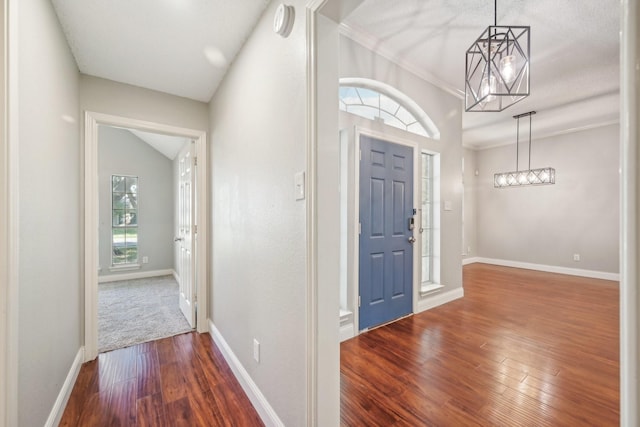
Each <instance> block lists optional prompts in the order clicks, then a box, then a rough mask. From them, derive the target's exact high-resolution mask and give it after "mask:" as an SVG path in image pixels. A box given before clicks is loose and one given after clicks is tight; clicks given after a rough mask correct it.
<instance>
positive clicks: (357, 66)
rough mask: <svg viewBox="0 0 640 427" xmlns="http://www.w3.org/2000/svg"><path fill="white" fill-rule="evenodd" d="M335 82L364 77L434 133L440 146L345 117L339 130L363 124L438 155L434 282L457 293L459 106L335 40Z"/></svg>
mask: <svg viewBox="0 0 640 427" xmlns="http://www.w3.org/2000/svg"><path fill="white" fill-rule="evenodd" d="M340 76H341V77H365V78H370V79H374V80H379V81H382V82H385V83H387V84H390V85H391V86H393V87H395V88H396V89H398V90H400V91H401V92H403V93H405V94H406V95H407V96H409V97H411V98H412V99H413V100H414V101H415V102H416V103H417V104H418V105H419V106H420V107H421V108H422V109H423V110H424V111H425V113H427V115H428V116H429V117H430V118H431V120H432V121H433V122H434V123H435V125H436V126H437V127H438V129H439V130H440V140H427V139H426V138H415V137H414V136H413V135H412V134H409V133H407V132H403V131H400V130H397V129H395V128H389V127H388V126H380V125H378V124H375V123H373V122H371V121H369V120H364V121H362V120H360V119H358V118H356V117H354V116H353V115H351V114H346V113H343V114H341V115H340V124H341V127H352V126H353V125H354V124H360V125H362V124H364V125H365V126H366V127H368V128H370V129H373V130H377V131H383V132H385V133H388V134H389V135H396V136H398V137H401V138H404V139H412V140H415V141H419V144H420V145H419V146H420V148H421V149H429V150H433V151H436V152H438V153H440V154H441V158H440V170H441V181H440V199H441V201H450V202H451V205H452V210H451V211H444V210H443V209H442V205H443V203H441V211H440V219H441V233H440V241H441V246H440V258H441V259H440V282H441V284H442V285H444V286H445V290H446V291H450V290H453V289H456V288H461V287H462V264H461V259H462V257H461V254H462V144H461V141H462V135H461V132H462V123H461V117H462V111H461V110H462V104H461V102H460V100H459V99H457V98H455V97H453V96H451V95H449V94H447V93H446V92H444V91H442V90H440V89H438V88H436V87H435V86H433V85H431V84H430V83H428V82H426V81H424V80H423V79H421V78H420V77H418V76H416V75H415V74H412V73H410V72H408V71H406V70H404V69H402V68H400V67H399V66H398V65H396V64H394V63H391V62H390V61H388V60H386V59H385V58H383V57H381V56H379V55H376V54H375V53H373V52H371V51H370V50H368V49H367V48H365V47H363V46H361V45H360V44H358V43H356V42H354V41H352V40H350V39H348V38H346V37H341V38H340ZM336 108H337V106H336ZM353 197H356V196H355V195H354V196H353ZM350 264H351V263H350ZM351 267H353V266H351ZM350 277H351V275H350ZM352 286H354V285H353V284H351V285H350V288H351V287H352ZM349 294H350V295H351V294H352V292H351V291H350V293H349Z"/></svg>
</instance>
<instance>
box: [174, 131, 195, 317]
mask: <svg viewBox="0 0 640 427" xmlns="http://www.w3.org/2000/svg"><path fill="white" fill-rule="evenodd" d="M193 148H194V144H193V142H191V143H188V144H186V145H185V147H184V148H183V149H182V150H181V151H180V154H179V155H178V156H179V157H178V158H179V165H180V167H179V172H180V191H179V196H178V225H179V229H178V236H177V237H176V239H175V240H176V242H178V259H179V264H180V265H179V267H178V268H179V269H180V271H179V277H180V284H179V285H180V310H182V313H183V314H184V317H186V318H187V321H188V322H189V325H191V327H192V328H195V326H196V325H195V322H196V298H195V284H196V281H195V274H194V273H195V271H196V269H195V256H194V248H195V227H194V225H195V209H194V206H193V201H194V198H195V183H194V180H195V176H196V174H195V171H194V169H195V161H194V156H193V152H194V150H193Z"/></svg>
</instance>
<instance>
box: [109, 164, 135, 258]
mask: <svg viewBox="0 0 640 427" xmlns="http://www.w3.org/2000/svg"><path fill="white" fill-rule="evenodd" d="M137 263H138V177H137V176H127V175H112V176H111V265H113V266H121V265H127V264H137Z"/></svg>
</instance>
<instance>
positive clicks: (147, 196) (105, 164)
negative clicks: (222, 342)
mask: <svg viewBox="0 0 640 427" xmlns="http://www.w3.org/2000/svg"><path fill="white" fill-rule="evenodd" d="M193 145H194V142H193V140H191V139H189V138H185V137H177V136H172V135H162V134H158V133H151V132H143V131H140V130H136V129H128V128H119V127H113V126H106V125H99V126H98V197H99V200H98V210H99V212H98V262H99V264H98V351H99V352H100V353H102V352H105V351H110V350H115V349H118V348H123V347H128V346H130V345H134V344H139V343H142V342H147V341H151V340H155V339H160V338H165V337H169V336H173V335H177V334H180V333H185V332H189V331H191V330H192V328H193V327H194V326H195V315H194V307H193V306H194V304H192V301H191V299H192V296H191V294H192V292H191V285H192V283H191V278H192V277H193V276H194V275H193V273H192V269H193V266H192V265H191V264H192V263H191V262H189V260H190V259H192V258H193V257H191V254H192V253H193V249H192V248H191V246H192V244H193V239H192V237H191V234H192V232H193V229H192V226H191V225H192V222H193V221H191V213H192V212H191V211H192V210H191V206H193V205H194V203H193V199H194V196H195V194H194V192H193V191H191V189H192V188H194V186H193V185H192V184H193V181H194V180H195V175H196V174H195V173H191V172H192V170H193V169H194V168H195V166H194V165H193V156H192V151H193ZM185 217H186V218H185ZM186 255H188V257H186ZM193 259H194V260H195V258H193ZM185 260H186V261H188V262H184V261H185Z"/></svg>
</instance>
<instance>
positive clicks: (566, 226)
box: [476, 118, 620, 273]
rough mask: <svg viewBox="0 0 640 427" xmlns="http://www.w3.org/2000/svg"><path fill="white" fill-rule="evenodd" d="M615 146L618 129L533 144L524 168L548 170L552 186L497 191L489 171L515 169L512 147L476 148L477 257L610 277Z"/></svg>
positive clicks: (614, 252)
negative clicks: (552, 170) (575, 258)
mask: <svg viewBox="0 0 640 427" xmlns="http://www.w3.org/2000/svg"><path fill="white" fill-rule="evenodd" d="M533 133H534V137H535V118H534V121H533ZM618 141H619V127H618V126H617V125H613V126H606V127H601V128H596V129H592V130H586V131H582V132H575V133H570V134H566V135H560V136H555V137H550V138H544V139H540V140H534V141H533V142H532V159H531V167H532V168H537V167H546V166H551V167H554V168H555V169H556V184H555V185H544V186H528V187H514V188H504V189H496V188H494V187H493V174H494V173H497V172H507V171H512V170H515V157H516V153H515V144H513V145H509V146H504V147H498V148H493V149H488V150H481V151H478V152H477V166H476V167H477V169H478V170H479V173H480V174H479V176H478V177H477V178H478V179H477V193H476V197H477V219H478V226H477V235H478V256H480V257H484V258H493V259H500V260H509V261H519V262H526V263H533V264H542V265H549V266H557V267H568V268H579V269H584V270H593V271H599V272H609V273H617V272H618V271H619V265H618V264H619V212H620V208H619V204H620V195H619V191H618V189H619V186H620V181H619V144H618ZM526 148H527V146H526V141H525V143H524V144H523V143H522V141H521V150H520V154H521V155H522V154H523V151H524V156H523V157H521V162H520V165H521V166H520V168H521V169H522V168H526V167H527V166H526V165H527V161H526V158H527V157H526V155H527V150H526ZM573 254H580V259H581V260H580V262H575V261H573Z"/></svg>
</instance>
